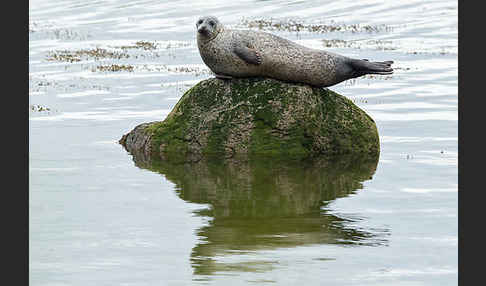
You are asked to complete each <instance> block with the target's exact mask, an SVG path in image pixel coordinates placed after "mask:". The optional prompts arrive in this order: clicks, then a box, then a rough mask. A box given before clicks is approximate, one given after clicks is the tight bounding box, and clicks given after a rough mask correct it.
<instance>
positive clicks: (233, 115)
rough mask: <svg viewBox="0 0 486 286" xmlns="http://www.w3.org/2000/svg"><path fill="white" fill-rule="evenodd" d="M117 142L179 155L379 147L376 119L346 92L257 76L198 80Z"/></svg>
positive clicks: (300, 153)
mask: <svg viewBox="0 0 486 286" xmlns="http://www.w3.org/2000/svg"><path fill="white" fill-rule="evenodd" d="M120 143H121V144H122V145H123V146H125V148H126V149H127V150H128V151H129V152H133V151H136V152H143V153H144V154H145V155H150V156H155V157H157V158H159V157H160V158H161V159H166V160H171V159H176V160H185V161H197V160H199V159H200V158H202V157H203V156H205V155H223V156H225V157H231V156H234V155H236V154H246V155H279V156H280V155H284V156H288V157H293V158H304V157H310V156H314V155H319V154H325V155H335V154H350V153H365V154H371V155H372V154H378V153H379V150H380V144H379V138H378V131H377V129H376V125H375V122H374V121H373V119H371V117H369V116H368V115H367V114H366V113H365V112H364V111H363V110H361V109H360V108H359V107H357V106H356V105H355V104H354V103H353V102H351V101H350V100H349V99H347V98H345V97H343V96H341V95H339V94H337V93H335V92H333V91H331V90H329V89H325V88H317V87H311V86H309V85H305V84H294V83H285V82H281V81H277V80H273V79H259V78H251V79H232V80H221V79H216V78H211V79H208V80H203V81H201V82H199V83H198V84H196V85H195V86H194V87H192V88H191V89H190V90H188V91H187V92H186V93H185V94H184V95H183V96H182V98H181V99H180V100H179V102H178V103H177V104H176V106H175V107H174V109H173V110H172V111H171V113H170V114H169V115H168V116H167V118H165V120H164V121H157V122H150V123H144V124H141V125H139V126H137V127H135V129H134V130H132V131H131V132H129V133H128V134H126V135H124V136H123V137H122V138H121V140H120Z"/></svg>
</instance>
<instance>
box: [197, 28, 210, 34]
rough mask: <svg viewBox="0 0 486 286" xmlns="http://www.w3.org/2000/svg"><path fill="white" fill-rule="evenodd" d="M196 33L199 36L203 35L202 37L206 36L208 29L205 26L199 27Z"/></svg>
mask: <svg viewBox="0 0 486 286" xmlns="http://www.w3.org/2000/svg"><path fill="white" fill-rule="evenodd" d="M197 31H198V32H199V33H200V34H204V35H207V34H208V29H207V28H206V27H205V26H201V27H200V28H199V29H198V30H197Z"/></svg>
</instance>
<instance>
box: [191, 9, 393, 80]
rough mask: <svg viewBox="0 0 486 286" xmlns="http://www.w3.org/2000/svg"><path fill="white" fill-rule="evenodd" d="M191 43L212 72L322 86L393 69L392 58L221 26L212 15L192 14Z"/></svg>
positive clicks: (230, 75)
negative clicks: (379, 58)
mask: <svg viewBox="0 0 486 286" xmlns="http://www.w3.org/2000/svg"><path fill="white" fill-rule="evenodd" d="M196 27H197V46H198V48H199V53H200V54H201V57H202V60H203V61H204V63H205V64H206V65H207V66H208V67H209V68H210V69H211V71H212V72H214V73H215V75H216V77H218V78H223V79H230V78H232V77H269V78H273V79H278V80H282V81H287V82H294V83H305V84H309V85H312V86H317V87H328V86H331V85H335V84H337V83H340V82H342V81H345V80H348V79H351V78H356V77H360V76H363V75H366V74H380V75H388V74H392V73H393V69H392V68H391V64H392V63H393V61H384V62H370V61H368V60H366V59H363V60H360V59H353V58H349V57H345V56H341V55H338V54H335V53H331V52H326V51H323V50H317V49H311V48H308V47H304V46H302V45H299V44H297V43H294V42H292V41H289V40H287V39H284V38H281V37H278V36H276V35H273V34H270V33H266V32H258V31H252V30H233V29H227V28H225V27H224V25H223V24H222V23H221V22H219V20H218V19H217V18H216V17H213V16H205V17H201V18H199V19H198V21H197V22H196Z"/></svg>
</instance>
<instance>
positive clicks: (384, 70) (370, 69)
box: [350, 59, 393, 77]
mask: <svg viewBox="0 0 486 286" xmlns="http://www.w3.org/2000/svg"><path fill="white" fill-rule="evenodd" d="M392 64H393V61H385V62H370V61H368V60H366V59H364V60H356V59H352V60H351V61H350V65H351V67H352V68H353V73H355V75H356V77H358V76H362V75H365V74H382V75H387V74H392V73H393V69H392V68H391V65H392Z"/></svg>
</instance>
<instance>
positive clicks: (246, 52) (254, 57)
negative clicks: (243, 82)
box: [233, 46, 262, 65]
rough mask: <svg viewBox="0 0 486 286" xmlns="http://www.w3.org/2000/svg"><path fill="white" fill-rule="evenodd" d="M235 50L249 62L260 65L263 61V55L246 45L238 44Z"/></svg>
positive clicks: (241, 57)
mask: <svg viewBox="0 0 486 286" xmlns="http://www.w3.org/2000/svg"><path fill="white" fill-rule="evenodd" d="M233 51H234V52H235V54H236V55H237V56H238V57H239V58H240V59H242V60H244V61H245V62H246V63H248V64H252V65H259V64H261V63H262V57H261V56H260V54H259V53H258V52H257V51H256V50H254V49H251V48H248V47H245V46H236V47H235V48H234V49H233Z"/></svg>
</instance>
